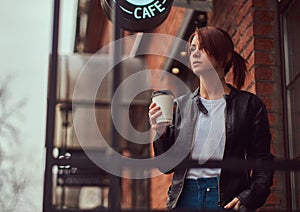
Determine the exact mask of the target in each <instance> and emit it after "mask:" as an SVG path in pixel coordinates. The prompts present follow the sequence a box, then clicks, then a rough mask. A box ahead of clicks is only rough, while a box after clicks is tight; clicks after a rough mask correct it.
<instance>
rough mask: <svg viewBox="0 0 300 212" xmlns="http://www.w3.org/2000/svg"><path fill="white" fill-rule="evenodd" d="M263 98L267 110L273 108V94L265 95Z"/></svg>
mask: <svg viewBox="0 0 300 212" xmlns="http://www.w3.org/2000/svg"><path fill="white" fill-rule="evenodd" d="M261 100H262V101H263V102H264V103H265V105H266V108H267V110H272V109H273V98H272V97H271V96H263V97H261Z"/></svg>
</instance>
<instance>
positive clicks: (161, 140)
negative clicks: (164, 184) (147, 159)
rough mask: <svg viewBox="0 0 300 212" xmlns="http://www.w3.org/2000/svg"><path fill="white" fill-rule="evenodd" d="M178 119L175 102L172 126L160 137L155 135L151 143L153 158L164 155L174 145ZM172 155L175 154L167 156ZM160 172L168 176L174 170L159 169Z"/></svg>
mask: <svg viewBox="0 0 300 212" xmlns="http://www.w3.org/2000/svg"><path fill="white" fill-rule="evenodd" d="M179 118H180V116H179V108H178V107H177V103H176V102H175V103H174V113H173V123H172V125H170V126H168V127H166V130H165V132H164V133H163V134H162V135H158V134H156V135H155V138H154V142H153V149H154V155H155V156H159V155H161V154H163V153H165V152H166V151H168V150H169V149H170V148H171V147H172V146H173V144H174V143H175V140H176V136H175V135H176V133H175V126H176V124H178V121H179ZM172 154H175V153H170V154H169V156H170V157H171V156H172ZM158 168H159V167H158ZM159 169H160V168H159ZM160 171H162V172H163V173H165V174H170V173H172V172H174V168H173V169H171V170H169V171H165V170H163V169H160Z"/></svg>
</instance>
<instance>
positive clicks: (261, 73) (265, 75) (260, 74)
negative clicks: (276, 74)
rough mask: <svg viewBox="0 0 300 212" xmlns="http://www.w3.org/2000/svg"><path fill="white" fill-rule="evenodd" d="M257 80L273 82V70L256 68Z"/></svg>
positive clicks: (262, 67) (267, 67)
mask: <svg viewBox="0 0 300 212" xmlns="http://www.w3.org/2000/svg"><path fill="white" fill-rule="evenodd" d="M255 78H256V79H257V80H272V79H273V70H272V68H270V67H269V66H265V67H264V66H256V67H255Z"/></svg>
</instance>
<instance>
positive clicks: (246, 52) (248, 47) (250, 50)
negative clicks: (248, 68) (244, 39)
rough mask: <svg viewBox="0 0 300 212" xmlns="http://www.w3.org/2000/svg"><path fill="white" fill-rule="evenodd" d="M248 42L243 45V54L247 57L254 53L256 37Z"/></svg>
mask: <svg viewBox="0 0 300 212" xmlns="http://www.w3.org/2000/svg"><path fill="white" fill-rule="evenodd" d="M252 38H253V39H251V40H250V41H249V42H248V44H247V45H246V46H244V47H243V51H242V52H243V55H244V57H245V58H246V59H248V58H249V57H250V56H251V55H253V51H254V37H252Z"/></svg>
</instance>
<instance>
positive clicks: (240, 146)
mask: <svg viewBox="0 0 300 212" xmlns="http://www.w3.org/2000/svg"><path fill="white" fill-rule="evenodd" d="M228 86H229V87H230V88H231V92H230V94H229V95H224V98H225V100H226V108H225V129H226V132H225V133H226V134H225V135H226V137H225V142H226V143H225V150H224V156H223V160H225V159H238V160H241V159H243V160H246V159H247V158H249V159H255V160H273V159H274V157H273V155H272V154H271V153H270V141H271V134H270V129H269V122H268V116H267V111H266V108H265V105H264V103H263V102H262V101H261V100H260V99H259V98H258V97H257V96H256V95H254V94H252V93H249V92H246V91H241V90H237V89H235V88H234V87H233V86H231V85H228ZM174 102H175V105H176V110H175V112H174V120H173V124H172V125H171V126H169V127H167V129H166V131H165V132H164V134H163V135H161V136H158V135H156V138H155V142H154V152H155V155H156V156H158V155H162V154H164V153H165V152H166V151H167V150H168V151H169V150H171V149H172V150H171V152H172V154H174V156H175V157H176V156H177V155H178V154H180V152H182V151H186V152H187V154H186V157H185V158H190V151H191V148H192V143H193V140H194V133H195V132H194V128H195V126H196V123H197V118H198V117H199V113H200V112H202V113H207V110H206V108H205V107H204V106H203V104H202V103H201V100H200V98H199V88H198V89H197V90H196V91H195V92H194V93H191V94H188V95H184V96H181V97H179V98H177V99H175V101H174ZM174 144H175V145H174ZM171 147H174V148H171ZM177 158H178V157H177ZM179 165H180V164H179ZM233 165H234V164H233ZM176 167H177V168H176ZM160 170H161V171H162V172H164V173H167V174H168V173H174V175H173V179H172V185H171V186H170V187H169V191H168V201H167V208H169V209H173V208H175V207H176V203H177V201H178V199H179V196H180V194H181V192H182V188H183V186H184V180H185V177H186V173H187V169H182V168H181V169H179V168H178V166H175V167H172V169H171V170H163V169H160ZM273 174H274V171H273V170H252V171H251V170H234V171H232V170H228V169H222V170H221V174H220V178H219V206H221V207H224V206H225V205H226V204H227V203H228V202H230V201H231V200H232V199H233V198H234V197H237V198H238V199H239V200H240V202H241V203H242V205H243V206H244V207H246V208H247V209H257V208H259V207H261V206H262V205H263V204H264V203H265V201H266V199H267V197H268V195H269V194H270V187H271V185H272V183H273Z"/></svg>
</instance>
